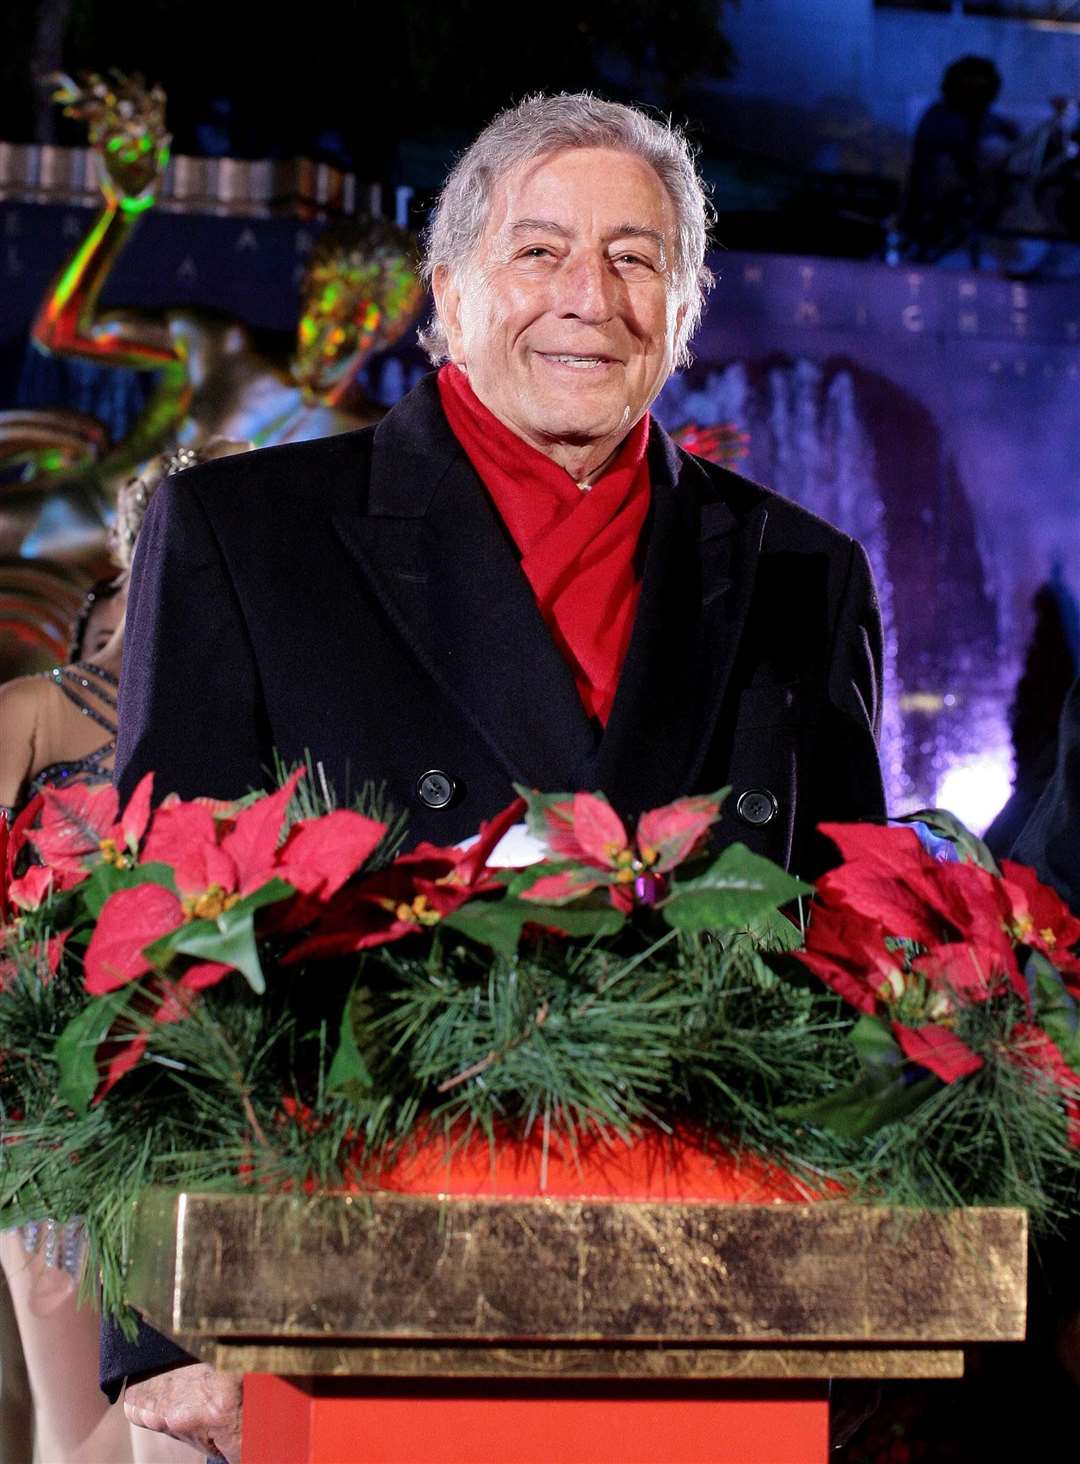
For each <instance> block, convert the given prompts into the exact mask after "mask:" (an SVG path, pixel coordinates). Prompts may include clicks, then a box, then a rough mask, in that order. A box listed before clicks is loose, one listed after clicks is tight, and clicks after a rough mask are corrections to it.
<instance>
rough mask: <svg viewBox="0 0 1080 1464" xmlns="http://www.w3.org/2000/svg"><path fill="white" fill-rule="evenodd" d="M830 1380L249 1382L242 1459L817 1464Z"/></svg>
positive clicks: (318, 1463)
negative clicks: (689, 1385) (696, 1382)
mask: <svg viewBox="0 0 1080 1464" xmlns="http://www.w3.org/2000/svg"><path fill="white" fill-rule="evenodd" d="M828 1453H829V1405H828V1384H827V1383H800V1384H785V1383H765V1384H759V1385H754V1384H730V1385H729V1384H721V1385H718V1384H713V1385H709V1386H702V1385H698V1386H697V1387H694V1388H692V1389H690V1388H687V1387H686V1386H685V1385H678V1384H675V1385H672V1384H664V1385H647V1384H642V1383H640V1382H638V1383H627V1384H621V1385H615V1384H610V1383H605V1384H559V1383H552V1382H537V1383H502V1382H499V1381H496V1380H492V1381H485V1382H482V1383H475V1382H470V1383H465V1382H461V1383H454V1382H436V1381H435V1380H430V1381H427V1380H425V1381H417V1382H413V1381H408V1382H406V1381H396V1380H391V1379H384V1380H382V1381H381V1382H378V1383H375V1382H371V1383H367V1384H365V1383H364V1381H363V1380H361V1379H355V1378H342V1379H332V1378H305V1379H300V1378H280V1377H273V1376H271V1375H269V1374H267V1373H249V1374H248V1375H247V1376H246V1377H245V1378H244V1453H243V1464H285V1461H286V1460H287V1461H288V1464H826V1461H827V1459H828Z"/></svg>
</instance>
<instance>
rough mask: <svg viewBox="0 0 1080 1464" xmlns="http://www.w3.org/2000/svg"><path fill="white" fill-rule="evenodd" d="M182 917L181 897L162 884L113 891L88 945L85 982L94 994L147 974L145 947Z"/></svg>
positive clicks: (114, 988) (112, 989) (112, 988)
mask: <svg viewBox="0 0 1080 1464" xmlns="http://www.w3.org/2000/svg"><path fill="white" fill-rule="evenodd" d="M182 919H183V910H182V909H181V907H180V901H179V900H178V899H177V898H176V896H175V895H174V894H173V893H172V891H171V890H167V889H165V888H164V887H163V886H161V885H156V884H143V885H136V886H135V887H134V888H133V889H129V890H117V891H116V893H115V894H112V895H110V896H109V898H108V899H107V900H106V901H105V904H104V905H103V906H102V909H101V914H100V916H99V917H98V923H97V925H96V926H95V927H94V933H93V935H92V936H91V937H90V944H89V945H88V946H87V947H86V958H85V963H84V984H85V986H86V989H87V991H88V992H90V994H91V996H103V995H104V994H105V992H107V991H115V990H116V988H117V987H119V986H126V985H127V983H128V982H129V981H135V980H137V979H138V977H140V976H143V975H145V974H146V972H147V971H149V970H150V962H149V961H148V960H147V959H146V957H145V956H144V955H143V950H144V949H145V947H146V946H148V945H152V944H153V942H154V941H155V940H158V939H160V937H161V936H163V935H168V933H169V931H170V930H175V929H176V927H177V926H178V925H179V924H180V922H181V921H182Z"/></svg>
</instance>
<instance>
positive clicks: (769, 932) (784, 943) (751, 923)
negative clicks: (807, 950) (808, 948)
mask: <svg viewBox="0 0 1080 1464" xmlns="http://www.w3.org/2000/svg"><path fill="white" fill-rule="evenodd" d="M746 932H747V934H748V935H749V936H750V938H751V940H752V941H753V943H754V945H755V946H756V947H757V948H758V949H759V950H762V951H797V950H801V948H802V943H803V933H802V931H801V930H800V929H799V927H798V926H797V925H796V924H794V922H793V921H791V920H789V919H788V918H787V916H786V915H781V914H780V911H779V910H766V911H765V913H764V914H763V915H758V916H756V917H755V918H754V919H753V920H748V921H747V922H746Z"/></svg>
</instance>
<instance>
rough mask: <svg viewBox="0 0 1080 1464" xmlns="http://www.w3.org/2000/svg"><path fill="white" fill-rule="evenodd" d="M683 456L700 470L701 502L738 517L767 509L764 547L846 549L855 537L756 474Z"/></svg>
mask: <svg viewBox="0 0 1080 1464" xmlns="http://www.w3.org/2000/svg"><path fill="white" fill-rule="evenodd" d="M680 454H681V456H682V457H683V458H684V459H685V460H686V461H687V462H689V463H692V464H693V465H694V467H696V468H697V469H698V470H699V475H698V481H699V484H700V492H701V502H702V504H703V506H705V505H717V506H721V505H722V506H723V507H725V508H727V509H728V510H729V511H730V512H732V513H734V514H735V515H736V516H737V517H743V516H744V515H748V514H751V513H754V512H756V511H758V510H761V509H764V510H765V512H766V513H767V515H768V517H767V521H766V526H765V538H764V547H765V548H766V549H767V550H775V549H780V550H798V551H801V552H803V553H808V554H820V553H830V554H835V553H847V552H849V551H850V548H851V544H852V542H853V541H852V538H851V536H850V534H845V533H844V532H843V531H842V530H841V529H838V528H836V527H835V526H834V525H833V524H830V523H829V522H828V521H827V520H826V519H823V518H820V517H819V516H818V515H817V514H816V513H811V511H810V510H809V509H808V508H803V507H802V506H801V505H800V504H798V503H793V502H792V501H791V499H790V498H784V497H783V495H782V494H779V493H777V492H776V491H775V489H772V488H767V487H766V486H765V485H764V484H763V483H758V482H756V481H755V480H754V479H753V478H744V477H743V476H742V475H741V474H739V473H733V472H732V471H731V469H730V468H724V467H721V466H719V464H717V463H710V462H707V461H706V460H704V459H702V458H694V457H691V456H690V455H689V454H686V453H682V452H681V450H680Z"/></svg>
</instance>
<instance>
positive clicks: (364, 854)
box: [275, 809, 386, 899]
mask: <svg viewBox="0 0 1080 1464" xmlns="http://www.w3.org/2000/svg"><path fill="white" fill-rule="evenodd" d="M385 832H386V825H385V824H382V823H377V822H376V821H375V820H374V819H371V818H365V817H364V816H363V814H360V813H351V812H349V811H348V810H347V809H338V810H337V811H336V812H334V813H327V814H324V815H323V817H322V818H306V819H303V820H301V822H299V823H297V824H294V825H293V827H292V828H291V829H290V830H289V836H288V838H287V839H286V840H285V843H284V844H283V845H282V847H281V849H280V850H279V851H278V856H277V867H276V871H275V872H276V873H277V874H279V875H280V876H281V878H282V879H284V880H287V881H288V883H289V884H291V885H292V886H293V888H294V889H296V890H299V891H300V892H301V893H302V894H305V895H315V894H318V895H320V896H321V897H322V898H323V899H329V898H330V897H331V896H332V895H334V894H335V893H336V892H337V891H338V890H339V889H340V888H341V886H342V885H343V884H344V883H345V881H346V880H347V879H349V878H350V876H351V875H353V874H355V873H356V871H357V870H358V869H359V868H360V866H361V865H362V864H363V863H364V861H365V860H366V859H368V858H370V856H371V854H372V853H373V852H374V850H375V849H376V847H377V845H378V843H379V840H380V839H381V838H382V836H383V834H384V833H385Z"/></svg>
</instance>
